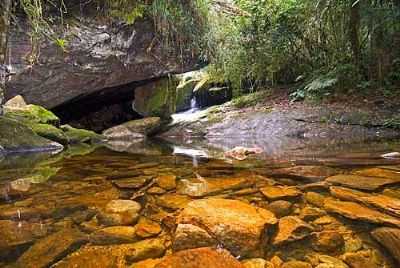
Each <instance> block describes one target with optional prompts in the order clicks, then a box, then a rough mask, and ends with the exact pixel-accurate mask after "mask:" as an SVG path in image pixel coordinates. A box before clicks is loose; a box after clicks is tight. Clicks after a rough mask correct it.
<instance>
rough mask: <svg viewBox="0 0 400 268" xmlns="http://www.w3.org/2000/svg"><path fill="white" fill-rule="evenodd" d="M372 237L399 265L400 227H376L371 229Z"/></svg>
mask: <svg viewBox="0 0 400 268" xmlns="http://www.w3.org/2000/svg"><path fill="white" fill-rule="evenodd" d="M372 237H373V238H374V239H375V240H377V241H378V242H379V243H380V244H381V245H382V246H383V247H384V248H386V249H387V250H388V251H389V252H390V253H391V254H392V256H393V258H394V259H395V260H396V261H397V263H398V264H399V265H400V229H396V228H387V227H382V228H378V229H375V230H374V231H372Z"/></svg>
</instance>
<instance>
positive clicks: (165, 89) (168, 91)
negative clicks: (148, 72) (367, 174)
mask: <svg viewBox="0 0 400 268" xmlns="http://www.w3.org/2000/svg"><path fill="white" fill-rule="evenodd" d="M177 86H178V80H177V78H176V77H175V76H169V77H165V78H162V79H159V80H157V81H154V82H150V83H147V84H145V85H142V86H139V87H137V88H135V99H134V101H133V104H132V108H133V110H135V111H136V112H137V113H139V114H140V115H142V116H146V117H147V116H156V117H161V118H169V116H170V115H171V114H173V113H175V111H176V88H177Z"/></svg>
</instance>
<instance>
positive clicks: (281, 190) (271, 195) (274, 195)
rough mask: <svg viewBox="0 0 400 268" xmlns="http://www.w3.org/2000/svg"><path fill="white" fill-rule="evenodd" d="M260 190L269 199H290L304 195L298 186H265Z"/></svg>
mask: <svg viewBox="0 0 400 268" xmlns="http://www.w3.org/2000/svg"><path fill="white" fill-rule="evenodd" d="M260 191H261V193H262V194H263V195H264V196H265V197H266V198H267V199H269V200H278V199H288V198H289V199H290V198H296V197H299V196H301V195H302V192H301V191H299V190H298V189H297V188H296V187H287V186H265V187H263V188H261V189H260Z"/></svg>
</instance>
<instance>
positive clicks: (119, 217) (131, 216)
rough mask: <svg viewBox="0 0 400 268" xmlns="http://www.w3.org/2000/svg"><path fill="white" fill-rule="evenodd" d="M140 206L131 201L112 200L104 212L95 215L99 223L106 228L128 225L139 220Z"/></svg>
mask: <svg viewBox="0 0 400 268" xmlns="http://www.w3.org/2000/svg"><path fill="white" fill-rule="evenodd" d="M140 210H141V205H140V204H139V203H137V202H135V201H131V200H112V201H111V202H109V203H108V204H107V205H106V207H105V209H104V212H101V213H99V214H98V215H97V218H98V219H99V221H100V222H101V223H102V224H104V225H108V226H113V225H130V224H133V223H135V222H136V221H137V220H138V218H139V214H138V213H139V211H140Z"/></svg>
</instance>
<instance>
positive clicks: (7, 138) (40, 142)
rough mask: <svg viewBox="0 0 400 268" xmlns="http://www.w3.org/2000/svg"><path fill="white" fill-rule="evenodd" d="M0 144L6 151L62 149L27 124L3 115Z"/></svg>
mask: <svg viewBox="0 0 400 268" xmlns="http://www.w3.org/2000/svg"><path fill="white" fill-rule="evenodd" d="M0 146H1V147H3V148H4V151H5V152H7V153H16V152H38V151H61V150H62V149H63V146H62V145H61V144H59V143H56V142H53V141H50V140H48V139H45V138H43V137H40V136H39V135H37V134H36V133H35V132H34V131H33V130H32V129H31V128H29V127H28V126H26V125H24V124H22V123H20V122H18V121H16V120H13V119H10V118H7V117H5V116H2V117H0Z"/></svg>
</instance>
